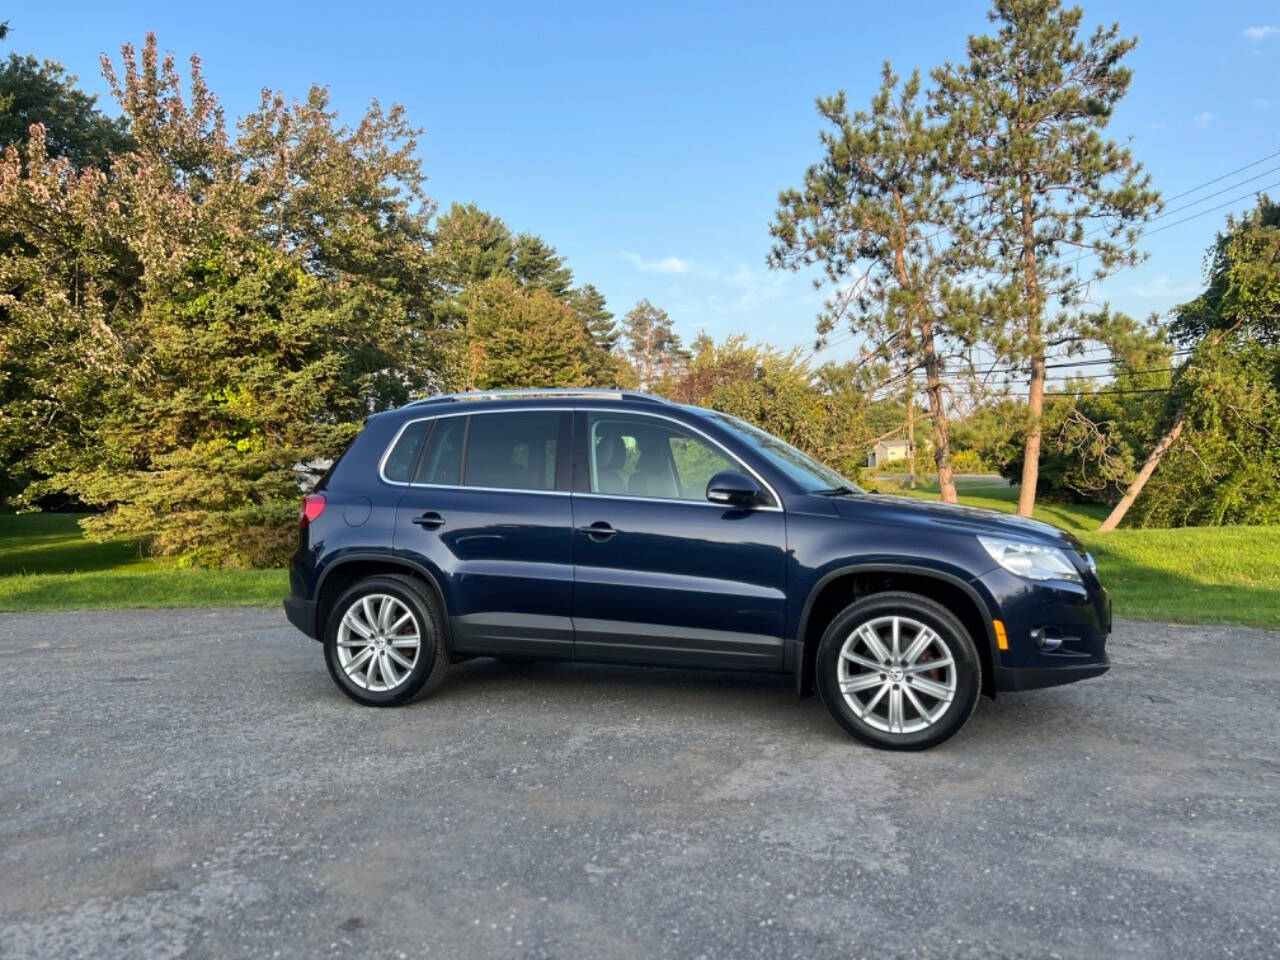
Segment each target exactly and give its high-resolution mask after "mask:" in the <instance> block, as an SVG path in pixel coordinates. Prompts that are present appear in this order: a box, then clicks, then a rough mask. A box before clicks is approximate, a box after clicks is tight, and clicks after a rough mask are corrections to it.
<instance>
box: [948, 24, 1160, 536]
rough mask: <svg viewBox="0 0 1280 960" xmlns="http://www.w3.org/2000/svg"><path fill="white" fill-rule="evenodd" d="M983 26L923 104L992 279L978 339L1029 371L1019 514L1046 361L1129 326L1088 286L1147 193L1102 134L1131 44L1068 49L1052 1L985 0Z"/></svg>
mask: <svg viewBox="0 0 1280 960" xmlns="http://www.w3.org/2000/svg"><path fill="white" fill-rule="evenodd" d="M988 17H989V19H990V20H991V21H992V22H993V23H995V24H996V25H997V28H996V32H995V35H994V36H990V35H984V36H974V37H970V38H969V44H968V55H969V56H968V60H967V62H964V63H960V64H948V65H946V66H945V67H943V68H941V69H939V70H936V71H934V74H933V76H934V80H935V84H936V89H935V90H934V91H933V94H932V98H933V105H932V106H933V110H934V112H935V114H936V115H937V116H939V117H941V118H943V119H945V121H946V128H947V130H946V139H947V142H949V143H950V144H951V145H952V146H951V148H950V149H949V150H948V154H947V158H946V162H947V163H948V165H949V167H950V168H951V169H953V170H954V171H955V172H956V175H957V177H958V178H959V179H961V180H963V181H965V182H966V183H967V184H968V186H969V189H970V193H969V195H968V196H969V199H968V201H967V203H968V206H967V212H966V219H967V220H968V221H969V222H970V224H971V229H969V230H968V231H966V240H967V243H968V246H969V257H968V268H969V270H970V271H973V272H977V273H979V274H989V275H992V276H994V277H995V279H993V280H991V281H990V283H989V284H988V288H987V293H988V296H987V298H986V303H985V305H984V311H983V312H984V314H985V316H986V317H987V318H988V321H989V323H988V327H987V331H986V335H985V339H986V340H987V341H988V343H989V345H990V346H991V347H992V349H993V350H994V352H995V353H996V355H997V357H998V358H999V361H1000V362H1002V363H1008V364H1013V365H1017V366H1024V365H1025V366H1027V367H1028V372H1029V376H1030V381H1029V385H1028V392H1027V404H1028V412H1029V419H1030V424H1029V427H1028V430H1027V433H1026V438H1025V451H1024V458H1023V473H1022V486H1021V490H1020V493H1019V499H1018V512H1019V513H1020V514H1021V515H1023V516H1030V515H1031V512H1032V508H1033V507H1034V505H1035V495H1036V480H1037V474H1038V469H1039V463H1040V448H1041V438H1042V433H1043V431H1042V426H1041V423H1040V419H1041V416H1042V413H1043V411H1044V393H1045V363H1046V359H1047V358H1048V357H1050V356H1053V355H1055V354H1061V353H1065V352H1070V351H1072V350H1077V349H1080V348H1082V347H1083V346H1084V345H1085V344H1087V343H1090V342H1094V343H1103V344H1108V345H1109V344H1111V343H1113V342H1115V341H1117V340H1122V339H1123V338H1124V337H1125V336H1126V335H1127V334H1128V333H1129V332H1130V331H1131V330H1132V327H1133V324H1132V321H1130V320H1129V319H1128V318H1127V317H1124V316H1123V315H1119V314H1112V313H1110V312H1109V311H1106V310H1102V311H1098V312H1093V313H1090V312H1089V311H1088V309H1087V306H1086V301H1087V296H1088V287H1089V283H1090V281H1091V280H1096V279H1101V278H1102V277H1104V276H1106V275H1107V274H1109V273H1112V272H1114V271H1116V270H1118V269H1120V268H1122V267H1124V266H1128V265H1131V264H1133V263H1135V262H1137V260H1138V259H1139V254H1138V253H1137V252H1136V251H1135V245H1136V243H1137V240H1138V237H1139V229H1138V228H1139V226H1140V225H1141V224H1142V223H1144V222H1145V221H1146V220H1147V219H1149V218H1150V216H1151V215H1152V214H1153V213H1154V211H1155V210H1157V209H1158V208H1159V197H1158V194H1157V193H1156V192H1155V191H1153V190H1152V189H1151V188H1150V178H1149V177H1147V176H1145V175H1144V174H1143V173H1142V168H1141V165H1140V164H1138V163H1137V162H1136V161H1135V160H1134V159H1133V157H1132V155H1131V154H1130V152H1129V150H1128V148H1127V147H1123V146H1121V145H1119V144H1117V143H1115V142H1114V141H1111V140H1106V139H1104V137H1103V136H1102V131H1103V130H1104V129H1105V127H1106V125H1107V122H1108V120H1109V119H1110V116H1111V112H1112V110H1113V109H1114V108H1115V105H1116V104H1117V103H1118V102H1119V101H1120V99H1121V98H1123V96H1124V94H1125V92H1126V91H1127V90H1128V87H1129V82H1130V79H1131V75H1132V74H1131V71H1130V70H1129V69H1127V68H1125V67H1123V66H1121V61H1122V60H1123V59H1124V57H1125V56H1126V55H1127V54H1128V53H1129V52H1130V51H1131V50H1132V49H1133V47H1134V45H1135V44H1136V42H1137V41H1136V40H1133V39H1121V38H1120V37H1119V26H1118V25H1112V26H1111V27H1109V28H1102V27H1099V28H1098V29H1097V30H1096V31H1095V32H1094V33H1093V34H1092V35H1091V36H1090V37H1089V38H1088V39H1087V40H1083V41H1082V40H1080V39H1079V31H1080V25H1081V22H1082V20H1083V17H1084V15H1083V12H1082V11H1081V10H1080V9H1079V8H1078V7H1077V8H1072V9H1068V10H1063V9H1062V6H1061V3H1060V2H1058V0H995V6H994V9H993V10H992V11H991V13H990V14H989V15H988ZM1068 255H1070V256H1068ZM1083 261H1088V265H1087V266H1085V267H1083V268H1081V266H1080V264H1081V262H1083Z"/></svg>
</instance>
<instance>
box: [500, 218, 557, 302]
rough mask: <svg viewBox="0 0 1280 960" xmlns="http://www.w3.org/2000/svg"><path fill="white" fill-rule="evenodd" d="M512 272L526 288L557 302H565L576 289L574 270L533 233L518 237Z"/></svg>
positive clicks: (554, 250) (551, 247)
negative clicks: (548, 296) (573, 289)
mask: <svg viewBox="0 0 1280 960" xmlns="http://www.w3.org/2000/svg"><path fill="white" fill-rule="evenodd" d="M510 269H511V272H512V273H513V274H514V275H515V278H516V279H517V280H519V281H520V283H521V284H522V285H524V286H526V287H534V288H537V289H539V290H546V291H547V292H548V293H549V294H551V295H552V296H553V297H555V298H556V299H557V300H563V299H565V298H566V297H567V296H568V294H569V290H570V288H571V287H572V286H573V271H572V270H570V269H569V268H568V267H566V266H565V263H564V257H562V256H560V254H558V253H557V252H556V248H555V247H553V246H551V244H549V243H547V242H546V241H545V240H543V239H542V238H541V237H539V236H535V235H534V234H531V233H522V234H520V236H518V237H516V243H515V253H514V255H513V256H512V258H511V267H510Z"/></svg>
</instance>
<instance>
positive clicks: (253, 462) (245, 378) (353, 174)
mask: <svg viewBox="0 0 1280 960" xmlns="http://www.w3.org/2000/svg"><path fill="white" fill-rule="evenodd" d="M107 74H108V79H109V80H110V82H111V85H112V89H113V91H114V92H115V95H116V96H117V98H118V99H119V101H120V103H121V106H122V108H123V110H124V113H125V116H126V118H127V119H128V121H129V130H130V134H131V136H132V138H133V140H134V142H135V143H136V145H137V146H136V149H133V150H130V151H127V152H125V153H123V154H120V155H119V156H117V158H116V160H115V162H114V163H113V165H112V172H111V176H110V177H107V176H104V175H103V174H101V173H99V172H97V171H94V170H92V169H90V170H85V171H82V172H80V173H78V174H77V173H74V172H72V171H70V170H69V168H68V167H69V165H68V164H67V162H66V161H65V160H58V159H54V158H50V157H48V155H47V153H46V152H45V151H44V150H43V143H42V140H41V138H39V137H33V139H32V142H31V144H30V146H29V147H28V150H27V153H26V156H25V158H24V157H23V156H21V155H19V153H18V151H17V150H16V149H15V148H13V147H10V148H9V150H8V151H6V153H5V156H4V162H3V163H4V165H3V170H2V171H0V221H3V222H4V223H5V224H6V225H9V226H10V227H11V228H12V229H14V230H15V231H16V232H19V233H20V234H21V237H22V244H21V247H20V249H19V250H17V251H14V252H13V253H12V254H11V255H9V256H7V257H4V258H0V289H4V290H5V291H6V292H7V293H6V296H7V297H8V299H7V300H5V301H4V302H3V303H2V304H0V306H3V308H4V309H5V310H6V312H7V313H8V315H9V317H10V318H11V319H12V320H13V322H12V323H10V324H7V325H6V329H5V332H4V339H3V341H0V351H2V352H0V367H3V368H5V370H6V372H7V371H8V368H9V364H10V362H11V360H12V358H13V357H14V355H15V351H16V350H17V349H21V348H22V347H23V346H24V345H25V344H30V343H32V342H38V341H39V340H40V339H51V340H52V341H54V342H56V343H57V344H58V350H57V353H56V356H55V357H54V358H53V359H52V360H50V361H49V362H48V363H45V362H44V361H41V362H40V364H37V365H35V366H33V367H28V368H27V369H26V370H24V371H23V374H22V375H23V376H26V377H28V380H27V383H28V385H29V390H30V396H29V397H27V398H26V399H25V400H24V402H21V403H17V404H13V405H9V404H6V407H5V410H4V417H3V430H0V432H2V433H3V434H4V436H5V437H10V436H12V434H13V432H14V431H15V430H22V429H28V430H30V429H32V428H33V427H35V426H36V425H37V424H38V423H40V422H53V423H62V424H66V425H67V426H66V427H65V429H63V430H62V431H61V432H60V433H58V434H57V435H56V436H55V437H54V438H53V441H52V442H51V443H49V444H48V445H46V446H42V447H41V448H39V449H37V450H34V451H30V450H29V451H27V453H26V454H25V456H26V459H27V464H28V465H29V466H30V467H31V468H32V469H33V470H34V471H36V472H38V473H43V474H47V476H46V478H45V479H42V480H40V481H39V482H37V483H35V484H32V485H31V486H30V487H29V488H28V490H27V494H26V496H27V497H28V499H30V498H33V497H36V496H39V495H41V494H43V493H47V492H51V491H65V492H68V493H70V494H72V495H75V496H77V497H79V498H80V499H81V501H82V502H85V503H88V504H91V505H93V506H96V507H98V508H100V509H101V510H102V511H103V512H101V513H100V514H98V515H95V516H93V517H91V518H89V519H88V520H86V521H85V522H84V526H85V528H86V530H87V531H88V533H89V534H90V535H91V536H100V537H110V536H117V535H128V536H130V537H139V536H142V537H148V538H150V539H151V541H152V545H153V549H155V550H156V551H157V552H159V553H162V554H170V555H178V556H181V557H182V558H184V560H185V561H187V562H192V563H200V564H224V565H236V566H239V565H247V564H266V563H278V562H280V561H281V560H282V559H283V558H284V557H285V556H287V554H288V552H289V549H290V546H291V539H292V537H291V535H290V527H291V526H292V525H291V523H290V522H289V521H290V518H291V517H292V516H293V515H294V514H295V511H296V509H297V506H296V504H297V496H298V489H299V486H300V483H301V482H303V481H304V480H305V471H306V469H307V467H308V465H311V464H315V463H317V462H319V461H321V460H323V459H324V458H328V457H332V456H335V455H336V454H337V453H338V452H339V451H340V450H341V448H342V446H343V445H344V444H345V442H346V441H347V440H348V439H349V438H350V437H351V436H353V435H354V433H355V432H356V431H357V430H358V429H359V425H360V423H361V422H362V421H363V419H364V418H365V417H366V416H367V415H368V414H369V413H371V412H374V411H375V410H378V409H381V408H382V407H385V406H388V405H391V404H395V403H400V402H403V401H404V400H405V399H407V398H408V397H409V396H410V395H411V393H412V392H414V391H417V390H421V389H423V388H424V387H426V386H427V385H428V384H429V382H430V380H431V377H432V376H433V371H434V369H435V364H436V361H437V359H438V356H437V354H438V347H437V345H436V344H435V343H434V342H433V338H432V336H431V334H432V332H433V331H432V327H431V324H432V322H433V320H432V315H431V311H430V307H431V305H432V303H433V301H434V299H435V295H434V291H433V289H432V287H431V284H430V280H431V278H430V272H429V270H428V269H427V267H428V265H429V261H430V257H429V250H428V248H427V247H426V245H425V238H426V237H427V225H428V222H429V215H430V203H429V201H428V200H427V198H426V197H425V195H424V194H423V193H422V190H421V186H422V176H421V171H420V168H419V166H418V161H417V159H416V158H415V156H414V143H413V138H414V134H415V131H414V130H413V129H412V128H411V127H409V126H408V125H407V124H406V123H405V121H404V119H403V115H402V114H401V112H400V111H399V109H398V108H397V109H393V110H391V111H389V112H384V111H383V110H381V108H379V107H378V106H377V105H376V104H374V105H373V106H372V107H371V108H370V110H369V111H368V112H367V113H366V115H365V116H364V117H363V118H362V119H361V121H360V123H359V124H358V125H357V126H356V127H355V128H354V129H348V128H345V127H342V126H339V125H338V123H337V119H336V116H335V115H334V113H333V112H332V111H331V110H330V109H329V107H328V100H327V95H326V94H325V92H324V91H323V90H320V89H313V90H312V92H311V93H310V95H309V96H308V98H307V99H306V100H305V101H304V102H301V103H295V104H292V105H287V104H286V103H285V102H284V100H283V98H281V97H278V96H267V97H264V100H263V104H262V106H261V107H260V109H259V110H257V111H255V112H254V113H252V114H250V115H249V116H248V117H246V118H245V120H244V121H243V123H242V124H241V128H240V131H239V134H238V135H237V136H236V137H235V138H234V139H233V138H231V137H230V136H229V135H228V133H227V130H226V127H225V124H224V122H223V119H222V111H221V109H220V107H219V105H218V103H217V100H216V98H214V97H213V95H212V94H211V93H210V92H209V90H208V88H207V87H206V85H205V84H204V81H203V77H202V75H201V73H200V69H199V63H198V61H195V60H194V59H193V63H192V67H191V74H190V80H189V86H188V89H189V95H188V96H187V97H183V96H181V94H180V82H179V75H178V72H177V69H176V67H175V65H174V63H173V59H172V57H164V58H161V57H160V55H159V53H158V50H157V49H156V44H155V39H154V37H150V36H149V37H148V38H147V44H146V46H145V47H144V48H143V50H142V51H141V56H140V57H139V56H137V55H136V54H135V52H134V51H133V49H132V48H130V47H126V48H125V51H124V70H123V74H122V75H119V76H118V75H117V73H116V71H115V70H112V69H108V70H107ZM37 129H39V128H37ZM47 224H54V225H56V228H57V229H56V230H54V231H50V230H49V229H47V227H46V225H47ZM41 324H45V325H47V326H46V327H44V328H42V327H41ZM81 371H83V372H81ZM64 377H65V378H66V382H65V383H64V382H62V380H61V379H60V378H64ZM11 418H12V419H11Z"/></svg>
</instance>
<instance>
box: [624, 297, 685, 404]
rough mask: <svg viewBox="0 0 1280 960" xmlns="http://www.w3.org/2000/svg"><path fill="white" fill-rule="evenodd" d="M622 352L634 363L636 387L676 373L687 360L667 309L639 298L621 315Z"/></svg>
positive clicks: (647, 387) (654, 383) (650, 386)
mask: <svg viewBox="0 0 1280 960" xmlns="http://www.w3.org/2000/svg"><path fill="white" fill-rule="evenodd" d="M622 335H623V336H624V337H625V338H626V341H627V345H626V354H627V357H628V358H629V359H630V360H631V362H632V364H633V365H634V366H635V369H636V374H637V376H638V377H639V380H640V388H641V389H642V390H648V389H650V388H652V387H653V386H654V385H656V384H657V383H658V382H659V381H661V380H665V379H671V378H674V377H678V376H679V375H680V374H681V373H682V372H683V371H684V368H685V365H686V364H687V363H688V352H687V351H686V350H685V349H684V346H683V344H682V343H681V342H680V335H679V334H677V333H676V332H675V330H674V329H673V327H672V323H671V317H670V316H668V315H667V311H665V310H661V309H659V308H658V307H655V306H654V305H653V304H652V303H650V302H649V301H648V300H641V301H639V302H638V303H636V305H635V306H634V307H632V308H631V309H630V310H628V311H627V314H626V316H625V317H623V318H622Z"/></svg>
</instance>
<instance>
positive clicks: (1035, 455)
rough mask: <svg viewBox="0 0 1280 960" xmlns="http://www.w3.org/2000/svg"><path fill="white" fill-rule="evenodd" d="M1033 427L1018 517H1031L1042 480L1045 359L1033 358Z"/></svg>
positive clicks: (1024, 460) (1029, 397)
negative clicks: (1037, 488) (1041, 454)
mask: <svg viewBox="0 0 1280 960" xmlns="http://www.w3.org/2000/svg"><path fill="white" fill-rule="evenodd" d="M1027 409H1028V411H1029V412H1030V414H1031V426H1030V428H1029V429H1028V430H1027V445H1026V448H1025V449H1024V450H1023V453H1022V486H1021V488H1020V489H1019V490H1018V516H1020V517H1029V516H1031V514H1032V513H1033V512H1034V510H1035V507H1036V482H1037V481H1038V480H1039V479H1040V435H1041V426H1040V418H1041V415H1042V414H1043V413H1044V357H1043V356H1038V357H1032V358H1031V389H1030V390H1029V391H1028V393H1027Z"/></svg>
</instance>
